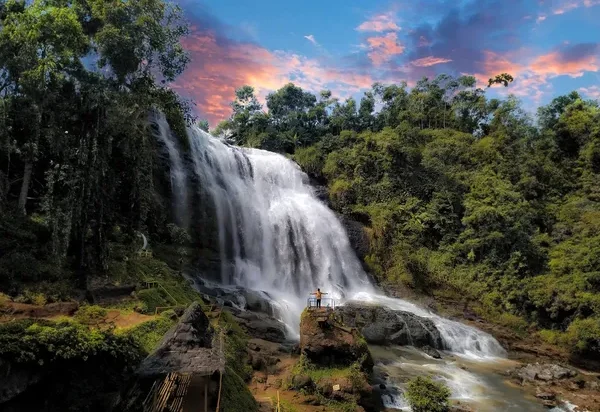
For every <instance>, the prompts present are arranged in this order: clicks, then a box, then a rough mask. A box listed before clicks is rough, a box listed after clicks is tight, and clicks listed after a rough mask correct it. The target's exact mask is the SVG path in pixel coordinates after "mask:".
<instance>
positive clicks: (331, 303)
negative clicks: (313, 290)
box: [306, 298, 335, 309]
mask: <svg viewBox="0 0 600 412" xmlns="http://www.w3.org/2000/svg"><path fill="white" fill-rule="evenodd" d="M306 307H308V308H316V307H317V298H308V299H307V300H306ZM321 307H322V308H331V309H335V299H333V298H321Z"/></svg>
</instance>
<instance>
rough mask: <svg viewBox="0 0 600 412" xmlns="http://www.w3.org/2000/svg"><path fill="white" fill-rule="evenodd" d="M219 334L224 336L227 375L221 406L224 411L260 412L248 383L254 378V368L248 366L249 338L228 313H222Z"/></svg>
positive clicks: (218, 327)
mask: <svg viewBox="0 0 600 412" xmlns="http://www.w3.org/2000/svg"><path fill="white" fill-rule="evenodd" d="M216 332H217V333H222V334H223V336H224V345H225V374H224V375H223V389H222V395H221V396H222V398H221V402H222V403H221V405H222V408H223V410H224V411H232V412H237V411H239V412H246V411H258V404H257V402H256V400H255V399H254V396H252V393H251V392H250V390H249V389H248V386H247V385H246V382H247V381H248V380H249V379H250V378H251V377H252V367H251V366H250V365H248V364H247V362H246V360H247V359H248V354H247V352H246V348H247V345H248V336H247V335H246V333H245V332H244V331H243V330H242V329H241V327H240V325H238V324H237V323H236V321H235V320H234V319H233V317H232V316H231V314H230V313H229V312H227V311H223V312H221V315H220V318H219V324H218V325H217V327H216Z"/></svg>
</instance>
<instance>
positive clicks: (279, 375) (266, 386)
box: [248, 339, 327, 412]
mask: <svg viewBox="0 0 600 412" xmlns="http://www.w3.org/2000/svg"><path fill="white" fill-rule="evenodd" d="M251 342H252V343H253V344H254V345H255V346H254V347H260V350H259V352H269V353H270V354H276V355H277V358H278V359H279V362H277V364H276V365H274V366H273V367H269V368H267V369H268V370H267V371H256V372H254V375H253V377H252V380H251V381H250V383H249V384H248V388H249V389H250V391H251V392H252V395H254V398H255V399H256V401H257V402H258V403H259V405H260V412H273V411H274V410H275V407H276V405H277V394H278V392H279V400H280V402H281V405H282V408H283V410H284V411H285V410H286V409H285V407H286V406H291V407H293V408H294V410H295V411H297V412H322V411H326V410H327V407H325V406H322V405H311V404H310V402H312V401H313V398H311V397H310V396H306V395H303V394H301V393H299V392H296V391H293V390H286V389H284V387H285V382H287V381H288V380H289V379H290V378H291V373H292V369H293V367H294V364H295V363H296V361H297V360H298V356H297V355H291V354H289V353H282V352H278V351H277V347H278V346H279V345H278V344H276V343H272V342H268V341H264V340H262V339H252V340H251Z"/></svg>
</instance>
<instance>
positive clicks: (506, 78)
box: [487, 73, 514, 87]
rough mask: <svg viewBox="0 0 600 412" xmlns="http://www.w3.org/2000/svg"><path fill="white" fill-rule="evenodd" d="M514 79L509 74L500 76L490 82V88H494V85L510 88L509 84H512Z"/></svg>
mask: <svg viewBox="0 0 600 412" xmlns="http://www.w3.org/2000/svg"><path fill="white" fill-rule="evenodd" d="M513 80H514V78H513V77H512V76H511V75H510V74H508V73H502V74H498V75H496V76H494V77H492V78H490V79H489V80H488V86H487V87H492V85H493V84H501V85H504V87H508V83H512V82H513Z"/></svg>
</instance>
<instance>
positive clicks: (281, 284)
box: [155, 114, 544, 411]
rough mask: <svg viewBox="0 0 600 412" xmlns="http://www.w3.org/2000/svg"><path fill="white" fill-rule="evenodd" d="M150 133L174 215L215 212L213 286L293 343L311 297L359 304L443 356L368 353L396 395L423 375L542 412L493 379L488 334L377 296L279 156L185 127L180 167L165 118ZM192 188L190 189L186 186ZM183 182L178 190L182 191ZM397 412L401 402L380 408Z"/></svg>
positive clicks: (342, 234)
mask: <svg viewBox="0 0 600 412" xmlns="http://www.w3.org/2000/svg"><path fill="white" fill-rule="evenodd" d="M155 123H156V127H155V131H156V133H157V134H158V138H159V141H161V142H163V144H164V148H165V150H166V152H167V153H168V157H169V161H170V163H171V175H172V176H171V177H172V179H171V180H172V186H173V196H174V199H175V204H174V207H175V210H176V211H177V215H178V217H179V222H180V224H182V225H185V224H186V223H187V222H189V216H190V215H191V214H190V213H189V212H190V210H192V208H193V207H206V205H192V204H190V198H191V195H190V194H191V193H193V191H197V192H198V193H199V194H201V195H202V197H203V198H208V199H210V201H211V202H212V206H214V209H215V211H216V220H217V222H216V223H217V226H218V231H219V250H220V253H221V262H222V265H221V273H220V282H221V283H222V284H224V285H237V286H242V287H245V288H248V289H252V290H257V291H265V292H267V293H268V294H269V295H270V296H272V297H273V303H274V304H275V305H278V306H279V307H280V309H281V310H280V311H279V312H280V313H281V320H282V321H283V322H284V323H286V325H287V326H288V328H289V330H290V334H291V335H292V337H294V336H298V328H299V319H300V313H301V312H302V310H303V308H304V307H305V305H306V298H307V297H308V294H309V293H310V292H312V291H314V290H316V288H321V290H322V291H325V292H328V293H329V295H328V296H327V297H332V298H334V299H336V300H338V301H339V302H342V303H343V302H344V301H348V300H350V299H351V300H358V301H363V302H372V303H378V304H381V305H384V306H387V307H389V308H392V309H396V310H404V311H409V312H412V313H414V314H416V315H419V316H425V317H428V318H431V319H432V321H433V322H434V323H435V325H436V326H437V328H438V329H439V331H440V333H441V335H442V338H443V340H444V343H445V346H446V347H447V348H448V349H449V351H448V352H447V353H445V354H444V359H443V360H440V361H436V360H432V359H431V358H428V357H427V356H426V355H423V354H421V353H420V352H419V351H416V350H411V349H406V348H405V349H399V348H396V349H389V350H382V349H377V350H376V353H377V357H378V358H379V357H380V358H381V364H379V365H378V366H377V367H378V368H385V372H386V373H387V374H388V376H389V379H390V382H389V383H390V385H392V386H393V387H394V386H395V387H396V388H397V392H398V394H401V389H402V380H403V379H404V378H406V377H409V376H413V375H423V374H426V375H431V376H434V377H435V379H439V380H442V381H444V382H446V383H447V384H448V386H449V388H450V389H451V391H452V397H453V398H454V399H456V400H460V401H464V402H468V403H471V404H473V405H475V406H476V407H477V410H478V411H488V410H489V411H492V410H507V411H510V410H515V411H517V410H520V411H542V410H544V408H542V407H540V406H539V404H538V403H536V402H534V401H532V400H530V399H527V398H526V397H525V395H524V393H523V392H522V391H520V390H518V389H517V388H514V387H511V386H510V385H508V384H507V383H506V382H504V381H503V379H502V377H501V376H500V375H498V374H497V373H496V372H495V368H501V369H502V368H505V367H509V365H508V364H507V363H505V362H508V361H506V360H505V359H504V358H505V356H506V352H505V351H504V349H503V348H502V347H501V346H500V344H499V343H498V342H497V341H496V340H495V339H494V338H493V337H492V336H490V335H489V334H487V333H485V332H482V331H480V330H478V329H475V328H473V327H470V326H467V325H464V324H461V323H459V322H455V321H451V320H448V319H445V318H442V317H440V316H437V315H435V314H433V313H431V312H429V311H427V310H425V309H423V308H420V307H418V306H417V305H414V304H412V303H410V302H407V301H404V300H401V299H394V298H390V297H387V296H385V295H384V294H382V293H381V292H379V291H378V290H377V288H376V286H375V285H373V284H372V283H371V282H370V280H369V277H368V276H367V274H366V273H365V272H364V271H363V269H362V266H361V263H360V262H359V260H358V259H357V257H356V255H355V253H354V251H353V250H352V248H351V246H350V242H349V240H348V236H347V234H346V231H345V229H344V227H343V225H342V224H341V222H340V221H339V220H338V219H337V217H336V215H335V213H334V212H333V211H331V210H330V209H329V208H328V207H327V206H326V205H325V204H324V203H322V202H321V201H320V200H319V199H318V198H317V196H316V195H315V193H314V191H313V188H312V187H311V186H310V184H309V182H308V178H307V176H306V174H304V173H303V172H302V171H301V170H300V168H299V167H298V165H297V164H296V163H294V162H292V161H291V160H289V159H287V158H286V157H284V156H281V155H279V154H275V153H271V152H267V151H264V150H258V149H246V148H239V147H235V146H231V145H228V144H226V143H224V142H222V141H221V140H219V139H217V138H215V137H213V136H211V135H209V134H208V133H206V132H204V131H202V130H200V129H199V128H190V129H189V130H188V135H189V138H190V146H191V164H192V166H191V167H187V168H186V167H184V162H183V160H182V159H183V156H182V154H181V152H180V149H179V148H178V145H177V141H176V139H175V138H174V137H173V135H172V133H171V131H170V129H169V127H168V125H167V123H166V121H165V118H164V116H162V115H160V114H159V115H157V117H156V119H155ZM192 181H195V182H200V183H199V184H196V186H195V187H191V186H192V184H191V183H190V182H192ZM185 182H187V183H185ZM386 402H387V406H388V407H389V408H395V409H406V404H405V402H404V401H403V398H402V396H401V395H400V396H395V397H394V398H393V399H389V400H387V401H386Z"/></svg>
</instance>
